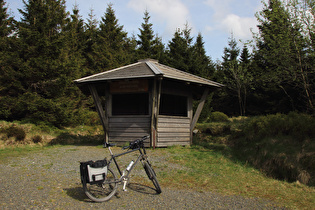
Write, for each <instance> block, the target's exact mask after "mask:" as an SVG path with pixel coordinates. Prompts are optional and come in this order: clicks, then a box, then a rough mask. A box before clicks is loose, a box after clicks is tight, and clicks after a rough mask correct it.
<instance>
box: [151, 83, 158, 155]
mask: <svg viewBox="0 0 315 210" xmlns="http://www.w3.org/2000/svg"><path fill="white" fill-rule="evenodd" d="M156 100H157V98H156V78H154V82H153V91H152V107H151V141H152V142H151V146H152V147H153V149H155V143H156V127H155V124H156V123H155V120H156V116H155V108H156Z"/></svg>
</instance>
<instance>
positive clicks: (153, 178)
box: [143, 161, 162, 194]
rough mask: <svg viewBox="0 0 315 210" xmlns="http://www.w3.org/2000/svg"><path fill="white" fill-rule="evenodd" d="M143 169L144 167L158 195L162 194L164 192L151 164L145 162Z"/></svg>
mask: <svg viewBox="0 0 315 210" xmlns="http://www.w3.org/2000/svg"><path fill="white" fill-rule="evenodd" d="M143 167H144V170H145V172H146V173H147V175H148V177H149V179H150V180H151V181H152V183H153V185H154V187H155V189H156V192H157V193H158V194H160V193H161V192H162V190H161V187H160V184H159V182H158V180H157V178H156V174H155V172H154V170H153V168H152V167H151V166H150V164H149V163H148V162H147V161H145V162H144V164H143Z"/></svg>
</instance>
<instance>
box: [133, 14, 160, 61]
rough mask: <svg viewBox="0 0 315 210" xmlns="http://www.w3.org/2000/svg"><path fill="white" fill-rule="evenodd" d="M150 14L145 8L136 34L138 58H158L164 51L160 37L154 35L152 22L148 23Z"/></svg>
mask: <svg viewBox="0 0 315 210" xmlns="http://www.w3.org/2000/svg"><path fill="white" fill-rule="evenodd" d="M150 18H151V17H150V15H149V12H148V11H147V10H146V11H145V12H144V17H143V20H144V23H142V24H141V28H139V31H140V34H138V38H139V40H138V50H137V51H138V52H137V54H138V55H137V58H138V59H145V58H153V59H157V60H159V59H160V58H161V57H162V56H163V53H164V45H163V43H162V41H161V40H162V39H161V38H160V37H159V36H158V35H154V31H153V29H152V26H153V24H152V23H150V22H149V21H150Z"/></svg>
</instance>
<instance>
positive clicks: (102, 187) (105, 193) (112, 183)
mask: <svg viewBox="0 0 315 210" xmlns="http://www.w3.org/2000/svg"><path fill="white" fill-rule="evenodd" d="M117 186H118V184H117V182H116V175H115V173H114V172H113V171H112V170H111V169H110V168H108V172H107V175H106V178H105V180H104V182H101V183H97V184H89V183H83V189H84V192H85V194H86V195H87V196H88V197H89V198H90V199H91V200H92V201H95V202H104V201H108V200H109V199H110V198H111V197H113V195H115V193H116V191H117Z"/></svg>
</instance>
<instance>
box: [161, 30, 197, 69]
mask: <svg viewBox="0 0 315 210" xmlns="http://www.w3.org/2000/svg"><path fill="white" fill-rule="evenodd" d="M190 33H191V29H190V28H189V27H188V24H186V25H185V28H184V30H180V29H178V30H176V31H175V33H174V37H173V38H172V40H171V41H170V42H169V44H168V53H167V55H168V62H167V63H168V65H170V66H172V67H174V68H177V69H180V70H182V71H185V72H189V73H193V72H194V70H193V64H192V61H193V56H192V55H193V47H192V45H191V43H192V40H193V38H192V37H191V35H190Z"/></svg>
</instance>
